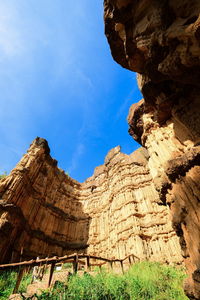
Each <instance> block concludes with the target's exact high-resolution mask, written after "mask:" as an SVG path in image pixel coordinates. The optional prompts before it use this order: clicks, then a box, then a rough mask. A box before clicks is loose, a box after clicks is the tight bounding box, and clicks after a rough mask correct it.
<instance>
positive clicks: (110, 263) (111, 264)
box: [109, 261, 113, 271]
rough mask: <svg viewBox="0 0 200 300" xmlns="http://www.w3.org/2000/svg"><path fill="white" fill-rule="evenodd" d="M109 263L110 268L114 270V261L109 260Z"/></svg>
mask: <svg viewBox="0 0 200 300" xmlns="http://www.w3.org/2000/svg"><path fill="white" fill-rule="evenodd" d="M109 265H110V270H111V271H112V270H113V262H112V261H109Z"/></svg>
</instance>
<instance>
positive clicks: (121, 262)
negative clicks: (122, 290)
mask: <svg viewBox="0 0 200 300" xmlns="http://www.w3.org/2000/svg"><path fill="white" fill-rule="evenodd" d="M120 264H121V268H122V273H123V274H124V266H123V260H120Z"/></svg>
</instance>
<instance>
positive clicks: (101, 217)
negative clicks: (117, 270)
mask: <svg viewBox="0 0 200 300" xmlns="http://www.w3.org/2000/svg"><path fill="white" fill-rule="evenodd" d="M147 162H148V155H147V152H146V150H145V149H142V148H141V149H139V150H137V151H135V152H133V153H132V154H131V155H126V154H123V153H121V152H120V147H116V148H114V149H112V150H111V151H110V152H109V153H108V155H107V156H106V158H105V164H104V165H102V166H99V167H97V168H96V169H95V172H94V175H93V176H92V177H90V178H88V179H87V180H86V181H85V182H84V183H82V184H80V183H78V182H77V181H75V180H73V179H71V178H70V177H69V176H67V175H65V174H64V172H63V171H62V170H60V169H59V168H58V167H57V163H56V161H55V160H53V159H52V158H51V157H50V155H49V148H48V145H47V142H46V141H45V140H43V139H40V138H37V139H36V140H35V141H34V142H33V143H32V145H31V147H30V149H29V150H28V152H27V154H25V155H24V157H23V158H22V160H21V161H20V162H19V164H18V165H17V166H16V168H15V169H14V170H13V171H12V172H11V174H10V175H9V176H7V177H6V178H5V179H3V180H1V182H0V193H1V200H0V207H1V210H0V213H1V218H0V222H1V223H0V224H1V225H0V238H1V243H0V254H1V255H0V258H1V262H9V261H17V260H19V257H20V253H22V257H23V258H32V257H36V256H39V257H46V256H52V255H59V256H60V255H64V254H71V253H74V252H80V253H89V254H91V255H92V254H93V255H98V256H102V257H108V258H124V257H125V256H126V255H129V254H135V255H136V256H138V257H139V258H140V259H142V260H143V259H150V260H158V261H163V262H169V263H172V262H174V263H181V262H182V256H181V250H180V246H179V241H178V237H177V236H176V234H175V232H174V230H173V229H172V226H171V222H170V214H169V210H168V208H167V207H165V206H163V205H159V203H160V200H159V196H158V192H157V191H156V190H155V188H154V184H153V181H152V176H151V174H150V172H149V168H148V166H147Z"/></svg>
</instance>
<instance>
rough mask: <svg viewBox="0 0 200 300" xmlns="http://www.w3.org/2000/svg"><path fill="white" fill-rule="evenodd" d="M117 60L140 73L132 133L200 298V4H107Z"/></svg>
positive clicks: (171, 0)
mask: <svg viewBox="0 0 200 300" xmlns="http://www.w3.org/2000/svg"><path fill="white" fill-rule="evenodd" d="M104 5H105V32H106V35H107V38H108V42H109V44H110V47H111V52H112V55H113V57H114V59H115V60H116V61H117V62H118V63H119V64H121V65H122V66H123V67H125V68H127V69H129V70H132V71H135V72H138V85H139V87H140V89H141V91H142V93H143V96H144V99H143V100H141V101H140V102H139V103H138V104H134V105H133V106H132V107H131V108H130V112H129V116H128V122H129V125H130V129H129V132H130V134H131V135H132V136H133V138H134V139H135V140H136V141H138V142H139V143H141V144H142V145H143V146H144V147H145V148H146V149H147V151H148V155H149V161H148V167H149V169H150V174H151V175H152V177H153V181H154V186H155V188H156V190H157V191H158V193H159V196H160V200H161V201H162V202H163V204H165V205H168V206H169V207H170V210H171V214H172V223H173V227H174V229H175V230H176V233H177V235H178V236H179V237H180V245H181V248H182V250H183V257H184V258H185V262H186V265H187V268H188V272H189V274H190V279H189V281H188V286H187V291H188V293H189V294H190V295H191V297H193V296H195V297H196V298H197V299H199V298H200V275H199V274H200V215H199V203H200V118H199V114H200V101H199V100H200V99H199V98H200V81H199V78H200V1H199V0H192V1H187V0H183V1H179V0H166V1H158V0H154V1H145V0H141V1H136V0H124V1H123V0H105V1H104Z"/></svg>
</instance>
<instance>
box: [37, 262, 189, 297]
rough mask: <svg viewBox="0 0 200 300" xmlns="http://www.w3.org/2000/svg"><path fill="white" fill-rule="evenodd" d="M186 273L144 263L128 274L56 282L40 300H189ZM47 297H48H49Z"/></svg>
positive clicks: (73, 278) (104, 273)
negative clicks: (184, 290)
mask: <svg viewBox="0 0 200 300" xmlns="http://www.w3.org/2000/svg"><path fill="white" fill-rule="evenodd" d="M184 278H185V274H184V272H183V271H182V270H180V269H176V268H173V267H170V266H165V265H162V264H160V263H152V262H141V263H137V264H135V265H133V266H132V267H131V268H130V270H129V271H128V272H126V273H125V274H124V275H117V274H113V273H106V272H102V273H97V274H96V275H95V276H92V275H90V274H87V273H85V274H84V275H83V276H79V275H75V276H72V277H71V278H70V279H69V281H68V283H65V284H64V283H60V284H59V283H58V282H57V283H56V285H55V286H54V288H53V290H52V291H51V292H50V291H48V292H47V291H45V293H42V295H41V296H40V297H41V298H38V299H52V300H57V299H59V300H60V299H63V300H64V299H70V300H139V299H140V300H186V299H188V298H187V297H186V296H185V295H184V292H183V289H182V283H183V279H184ZM45 297H46V298H45Z"/></svg>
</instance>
